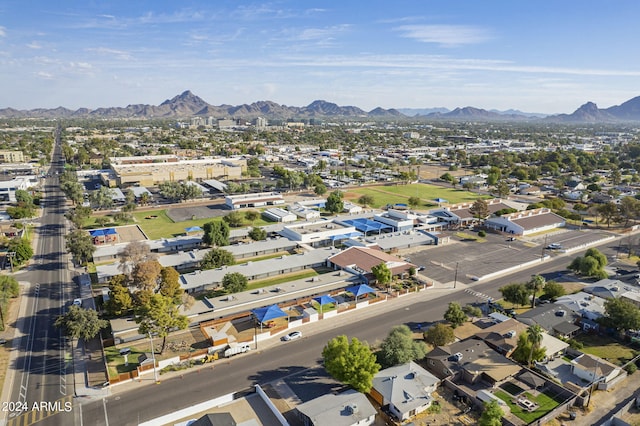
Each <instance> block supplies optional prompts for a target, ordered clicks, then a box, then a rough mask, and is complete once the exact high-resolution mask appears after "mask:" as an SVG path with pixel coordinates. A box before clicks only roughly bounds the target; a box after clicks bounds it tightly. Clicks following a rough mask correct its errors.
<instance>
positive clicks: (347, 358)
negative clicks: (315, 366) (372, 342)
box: [322, 335, 380, 393]
mask: <svg viewBox="0 0 640 426" xmlns="http://www.w3.org/2000/svg"><path fill="white" fill-rule="evenodd" d="M322 358H323V359H324V368H325V369H326V370H327V372H328V373H329V374H330V375H331V377H333V378H334V379H336V380H337V381H339V382H342V383H345V384H348V385H351V386H352V387H353V388H354V389H355V390H357V391H358V392H362V393H367V392H369V391H370V390H371V386H372V384H373V377H374V376H375V375H376V373H378V371H380V364H378V363H377V362H376V357H375V355H374V354H373V353H372V352H371V349H370V348H369V346H368V345H367V344H366V343H363V342H361V341H360V340H358V339H356V338H355V337H353V338H352V339H351V341H349V340H348V339H347V336H345V335H341V336H337V337H335V338H333V339H331V340H329V342H327V344H326V346H325V347H324V349H323V350H322Z"/></svg>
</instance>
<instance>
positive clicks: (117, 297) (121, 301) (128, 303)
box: [104, 275, 133, 316]
mask: <svg viewBox="0 0 640 426" xmlns="http://www.w3.org/2000/svg"><path fill="white" fill-rule="evenodd" d="M104 307H105V310H106V311H107V312H108V313H109V314H111V315H115V316H120V315H123V314H125V313H127V312H129V311H130V310H131V309H132V308H133V298H132V297H131V293H130V292H129V288H128V287H127V284H126V277H125V276H124V275H115V276H113V277H111V280H110V281H109V300H107V302H106V303H105V306H104Z"/></svg>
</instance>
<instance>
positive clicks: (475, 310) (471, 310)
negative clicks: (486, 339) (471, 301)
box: [462, 305, 482, 318]
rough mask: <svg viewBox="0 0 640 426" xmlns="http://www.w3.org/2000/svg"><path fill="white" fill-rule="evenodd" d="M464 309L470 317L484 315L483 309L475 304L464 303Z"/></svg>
mask: <svg viewBox="0 0 640 426" xmlns="http://www.w3.org/2000/svg"><path fill="white" fill-rule="evenodd" d="M462 311H463V312H464V313H465V314H467V316H468V317H474V318H480V317H481V316H482V309H480V308H479V307H477V306H473V305H464V306H463V307H462Z"/></svg>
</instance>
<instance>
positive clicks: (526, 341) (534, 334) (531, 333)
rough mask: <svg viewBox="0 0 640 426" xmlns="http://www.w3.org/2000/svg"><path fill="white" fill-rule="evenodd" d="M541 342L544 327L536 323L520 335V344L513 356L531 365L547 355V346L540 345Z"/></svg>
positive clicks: (522, 362)
mask: <svg viewBox="0 0 640 426" xmlns="http://www.w3.org/2000/svg"><path fill="white" fill-rule="evenodd" d="M533 327H535V328H533ZM541 342H542V328H540V326H539V325H537V324H535V325H533V326H531V327H529V328H527V331H525V332H524V333H521V334H520V336H518V345H517V346H516V349H515V350H514V351H513V353H512V354H511V358H513V359H514V360H516V361H518V362H519V363H521V364H527V365H529V366H531V365H532V363H533V362H534V361H539V360H541V359H543V358H544V357H545V353H546V348H544V347H541V346H540V343H541Z"/></svg>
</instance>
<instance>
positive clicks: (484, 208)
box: [469, 198, 490, 220]
mask: <svg viewBox="0 0 640 426" xmlns="http://www.w3.org/2000/svg"><path fill="white" fill-rule="evenodd" d="M469 213H471V214H472V215H473V217H475V218H476V219H478V220H484V219H486V218H487V217H489V214H490V212H489V204H488V203H487V202H486V201H485V200H483V199H481V198H479V199H477V200H476V201H474V202H473V204H472V205H471V207H469Z"/></svg>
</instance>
